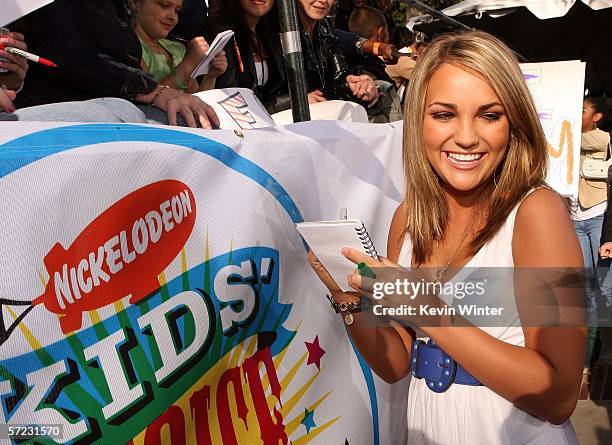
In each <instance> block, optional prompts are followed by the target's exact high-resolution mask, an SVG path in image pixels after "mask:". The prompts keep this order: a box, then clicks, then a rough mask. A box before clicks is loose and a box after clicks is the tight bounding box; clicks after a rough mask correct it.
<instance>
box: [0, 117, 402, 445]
mask: <svg viewBox="0 0 612 445" xmlns="http://www.w3.org/2000/svg"><path fill="white" fill-rule="evenodd" d="M2 128H3V131H2V134H1V135H0V199H1V201H2V202H3V203H4V206H5V210H4V211H3V212H1V213H0V239H1V240H2V249H0V263H1V264H2V267H0V305H1V314H2V318H1V319H0V321H1V322H2V326H0V369H1V373H0V398H1V400H2V409H0V423H9V424H13V425H23V424H36V425H43V426H45V425H46V426H52V427H54V428H55V427H56V426H57V428H58V430H57V431H53V433H55V432H57V433H58V434H57V435H56V436H54V437H55V439H54V440H53V441H51V440H48V439H40V438H37V439H36V441H37V442H41V443H67V444H73V443H113V444H115V443H116V444H119V443H126V442H127V443H129V444H133V445H142V444H147V445H149V444H161V443H170V442H171V443H172V444H173V445H177V444H182V443H185V444H196V443H197V444H211V443H214V444H232V443H238V444H249V445H250V444H258V443H261V444H278V443H283V444H288V443H293V444H307V443H313V444H326V445H328V444H338V445H340V444H350V445H359V444H363V445H372V444H376V445H377V444H401V443H406V424H405V412H406V399H407V381H403V382H400V383H398V384H395V385H393V386H389V385H387V384H385V383H383V382H382V381H381V380H379V379H378V378H377V377H376V376H375V375H373V373H372V371H371V370H370V369H369V368H368V367H367V366H366V365H365V364H364V362H363V361H360V359H359V358H358V356H357V355H356V354H355V351H354V349H353V347H352V346H351V344H350V342H349V339H348V336H347V335H346V332H345V328H344V325H343V323H342V321H341V319H340V317H338V316H337V315H336V314H334V313H333V311H332V310H331V309H330V307H329V303H328V302H327V300H326V299H325V296H324V294H325V289H324V287H323V285H322V284H321V283H320V282H319V280H318V279H317V278H316V276H315V274H314V273H313V272H312V270H311V269H310V267H309V265H308V264H307V261H306V254H305V246H304V244H303V242H302V240H301V238H300V237H299V235H298V232H297V231H296V230H295V227H294V224H295V223H296V222H299V221H302V220H319V219H335V218H337V217H338V216H339V213H340V209H341V207H343V206H346V207H347V208H348V216H349V218H350V217H354V218H361V219H362V220H364V221H365V223H366V225H367V226H368V228H369V231H370V233H371V236H372V237H373V239H374V242H375V244H376V246H377V247H378V249H379V252H381V253H382V254H384V253H385V250H386V233H387V230H388V227H389V223H390V220H391V216H392V214H393V212H394V210H395V208H396V206H397V205H398V203H399V202H400V200H401V199H402V196H403V183H402V179H401V178H402V171H401V125H399V124H397V125H369V124H342V123H337V122H311V123H302V124H296V125H291V126H288V127H269V128H265V129H257V130H251V131H246V132H243V133H241V132H234V131H203V130H190V129H177V128H171V127H155V126H139V125H106V124H98V125H69V126H58V125H54V124H20V123H5V124H3V126H2ZM313 135H314V136H313Z"/></svg>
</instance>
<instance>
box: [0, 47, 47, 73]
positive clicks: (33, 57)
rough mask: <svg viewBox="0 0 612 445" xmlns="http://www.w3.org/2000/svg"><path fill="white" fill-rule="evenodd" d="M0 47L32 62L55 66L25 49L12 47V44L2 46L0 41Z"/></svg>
mask: <svg viewBox="0 0 612 445" xmlns="http://www.w3.org/2000/svg"><path fill="white" fill-rule="evenodd" d="M0 49H3V50H4V51H6V52H7V53H9V54H13V55H15V56H19V57H23V58H24V59H28V60H31V61H32V62H36V63H40V64H42V65H45V66H50V67H52V68H57V65H56V64H55V63H53V62H51V61H50V60H48V59H45V58H43V57H40V56H37V55H36V54H32V53H29V52H27V51H23V50H21V49H19V48H13V47H12V46H4V45H3V44H1V43H0Z"/></svg>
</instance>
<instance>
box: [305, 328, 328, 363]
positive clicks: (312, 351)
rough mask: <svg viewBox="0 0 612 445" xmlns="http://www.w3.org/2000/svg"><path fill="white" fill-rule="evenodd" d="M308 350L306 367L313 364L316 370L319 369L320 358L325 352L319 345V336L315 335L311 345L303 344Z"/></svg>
mask: <svg viewBox="0 0 612 445" xmlns="http://www.w3.org/2000/svg"><path fill="white" fill-rule="evenodd" d="M304 344H305V345H306V349H308V361H307V362H306V366H308V365H310V364H312V363H314V364H315V365H317V369H321V357H323V355H324V354H325V350H324V349H323V348H322V347H321V346H320V345H319V336H318V335H317V336H316V337H315V339H314V340H313V342H312V343H308V342H307V341H305V342H304Z"/></svg>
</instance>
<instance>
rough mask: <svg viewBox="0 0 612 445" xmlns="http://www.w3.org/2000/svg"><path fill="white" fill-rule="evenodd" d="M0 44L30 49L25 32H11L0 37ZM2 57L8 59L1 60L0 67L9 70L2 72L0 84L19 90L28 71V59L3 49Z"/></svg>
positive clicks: (0, 53) (0, 52)
mask: <svg viewBox="0 0 612 445" xmlns="http://www.w3.org/2000/svg"><path fill="white" fill-rule="evenodd" d="M0 44H2V45H3V46H5V47H12V48H18V49H21V50H23V51H27V50H28V45H26V43H25V38H24V36H23V34H20V33H18V32H9V33H8V35H6V36H4V37H2V38H0ZM0 57H2V58H3V59H6V60H4V61H0V68H4V69H6V70H8V72H6V73H2V74H0V84H1V85H3V86H5V87H6V88H8V89H9V90H18V89H19V88H20V87H21V85H22V84H23V81H24V79H25V77H26V74H27V72H28V61H27V60H26V59H24V58H23V57H19V56H15V55H13V54H9V53H8V52H6V51H5V50H3V49H0Z"/></svg>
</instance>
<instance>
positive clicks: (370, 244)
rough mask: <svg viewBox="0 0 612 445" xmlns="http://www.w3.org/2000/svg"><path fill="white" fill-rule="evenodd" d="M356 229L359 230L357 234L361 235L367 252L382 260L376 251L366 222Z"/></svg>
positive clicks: (360, 237)
mask: <svg viewBox="0 0 612 445" xmlns="http://www.w3.org/2000/svg"><path fill="white" fill-rule="evenodd" d="M355 231H356V232H357V236H358V237H359V240H360V241H361V244H363V247H364V249H365V251H366V253H367V254H368V255H370V256H371V257H372V258H376V259H377V260H379V261H380V258H379V257H378V252H376V247H374V243H373V242H372V238H370V234H369V233H368V230H367V229H366V227H365V224H364V223H361V227H356V228H355Z"/></svg>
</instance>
